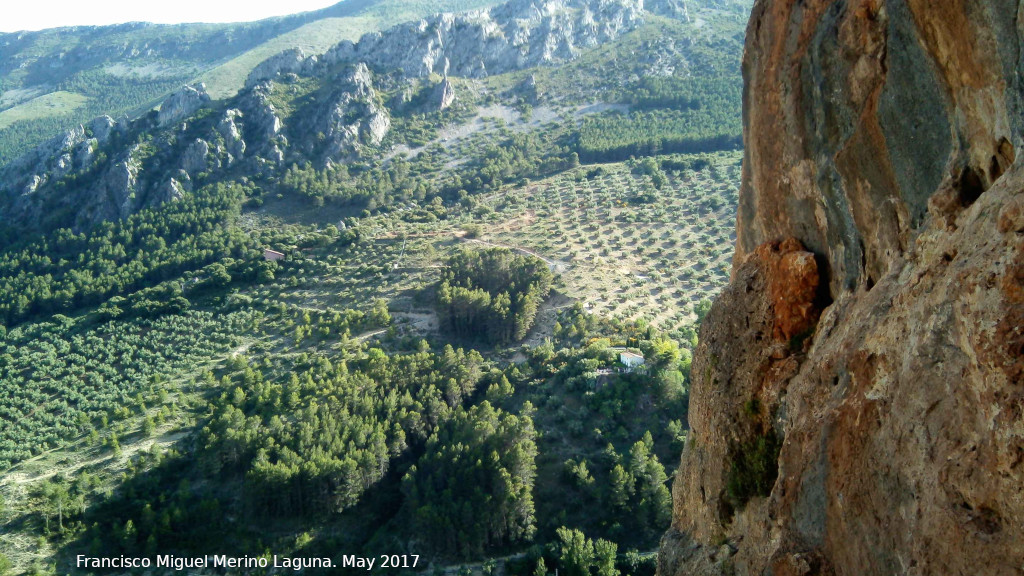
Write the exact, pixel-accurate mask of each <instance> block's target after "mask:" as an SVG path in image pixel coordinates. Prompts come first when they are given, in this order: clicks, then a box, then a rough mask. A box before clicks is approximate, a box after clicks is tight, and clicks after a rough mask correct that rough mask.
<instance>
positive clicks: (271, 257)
mask: <svg viewBox="0 0 1024 576" xmlns="http://www.w3.org/2000/svg"><path fill="white" fill-rule="evenodd" d="M263 259H264V260H266V261H268V262H277V261H278V260H283V259H284V254H283V253H281V252H278V251H277V250H271V249H270V248H267V249H265V250H264V251H263Z"/></svg>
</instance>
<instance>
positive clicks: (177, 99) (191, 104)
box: [157, 82, 210, 126]
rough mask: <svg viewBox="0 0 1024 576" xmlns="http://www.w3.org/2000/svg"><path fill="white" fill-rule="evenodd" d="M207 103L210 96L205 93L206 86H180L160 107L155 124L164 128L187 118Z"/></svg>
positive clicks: (200, 84) (201, 84)
mask: <svg viewBox="0 0 1024 576" xmlns="http://www.w3.org/2000/svg"><path fill="white" fill-rule="evenodd" d="M209 101H210V95H209V94H207V93H206V85H205V84H203V83H202V82H200V83H199V84H196V85H195V86H182V87H181V88H179V89H178V90H177V91H176V92H174V93H173V94H171V95H170V96H168V97H167V99H166V100H164V102H163V104H161V105H160V113H159V115H157V123H158V124H159V125H160V126H166V125H168V124H171V123H173V122H177V121H178V120H181V119H184V118H187V117H189V116H191V115H192V114H194V113H195V112H196V110H199V109H200V108H202V107H203V106H205V105H206V104H207V103H208V102H209Z"/></svg>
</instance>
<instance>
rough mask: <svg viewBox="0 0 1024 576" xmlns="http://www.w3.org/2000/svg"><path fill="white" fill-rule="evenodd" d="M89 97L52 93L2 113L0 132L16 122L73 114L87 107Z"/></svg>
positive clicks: (0, 113) (61, 92)
mask: <svg viewBox="0 0 1024 576" xmlns="http://www.w3.org/2000/svg"><path fill="white" fill-rule="evenodd" d="M88 101H89V98H88V97H87V96H83V95H81V94H75V93H74V92H64V91H58V92H50V93H49V94H43V95H42V96H38V97H36V98H33V99H31V100H29V101H27V102H22V103H21V104H18V105H17V106H14V107H11V108H8V109H7V110H4V111H3V112H0V130H3V129H4V128H7V127H8V126H10V125H12V124H14V123H15V122H19V121H25V120H36V119H38V118H47V117H50V116H60V115H65V114H70V113H73V112H74V111H76V110H78V109H80V108H82V107H84V106H85V104H86V102H88Z"/></svg>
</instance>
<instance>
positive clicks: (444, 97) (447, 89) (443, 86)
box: [431, 78, 455, 110]
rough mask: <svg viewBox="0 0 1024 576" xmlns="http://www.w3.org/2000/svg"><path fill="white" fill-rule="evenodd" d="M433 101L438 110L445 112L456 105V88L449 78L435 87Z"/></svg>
mask: <svg viewBox="0 0 1024 576" xmlns="http://www.w3.org/2000/svg"><path fill="white" fill-rule="evenodd" d="M431 100H432V101H433V103H434V105H435V106H436V108H435V109H436V110H444V109H446V108H448V107H450V106H451V105H452V104H454V103H455V86H453V85H452V83H451V81H449V80H448V79H447V78H445V79H444V80H442V81H441V82H440V83H439V84H438V85H437V86H435V87H434V93H433V95H432V96H431Z"/></svg>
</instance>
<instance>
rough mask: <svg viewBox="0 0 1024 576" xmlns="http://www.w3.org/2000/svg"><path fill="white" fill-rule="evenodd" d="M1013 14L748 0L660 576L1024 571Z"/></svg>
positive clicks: (998, 7)
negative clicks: (730, 207) (710, 302)
mask: <svg viewBox="0 0 1024 576" xmlns="http://www.w3.org/2000/svg"><path fill="white" fill-rule="evenodd" d="M1015 9H1016V8H1010V7H1007V6H1006V5H1004V4H1002V3H999V2H984V1H983V2H973V3H963V2H951V3H941V4H940V3H922V2H902V1H886V2H844V1H831V0H820V1H812V2H796V1H788V2H787V1H782V2H759V3H757V4H756V6H755V8H754V13H753V15H752V17H751V21H750V25H749V27H748V35H747V44H746V51H745V60H744V70H745V80H746V82H747V85H746V89H745V92H744V94H745V97H744V106H745V113H744V121H745V126H744V134H745V149H744V172H743V184H742V187H741V189H740V197H739V202H738V218H737V231H736V235H737V243H736V258H735V260H734V263H733V268H732V276H731V281H730V283H729V285H728V286H727V287H726V288H725V289H724V290H723V292H722V295H721V296H720V297H719V299H718V300H717V301H716V302H715V304H714V306H712V308H711V310H710V312H709V313H708V315H707V317H706V318H705V320H704V323H703V325H702V326H701V330H700V344H699V346H698V348H697V350H696V353H695V356H694V360H693V369H692V374H693V387H692V390H691V396H690V408H689V422H690V427H691V428H690V434H689V436H688V437H687V441H686V446H685V448H684V451H683V456H682V460H681V462H680V465H679V471H678V473H677V477H676V482H675V484H674V486H673V492H674V511H673V521H672V528H671V529H670V530H669V531H668V532H667V533H666V535H665V537H664V538H663V540H662V545H661V550H660V554H659V570H658V571H659V574H662V575H663V576H683V575H691V574H766V573H771V574H823V575H826V574H1014V573H1019V572H1020V570H1021V560H1022V558H1024V551H1022V548H1021V542H1022V541H1024V532H1022V530H1024V527H1022V525H1021V522H1020V519H1021V518H1022V517H1024V504H1022V499H1021V485H1022V484H1021V481H1022V480H1024V466H1022V462H1024V459H1022V454H1024V437H1022V429H1021V406H1024V404H1022V400H1024V396H1022V390H1021V383H1022V381H1024V380H1022V375H1024V372H1022V367H1024V363H1022V359H1024V354H1022V352H1024V348H1022V343H1024V335H1022V332H1021V326H1022V323H1021V320H1022V318H1024V291H1022V286H1024V273H1022V271H1024V242H1022V236H1021V234H1022V233H1024V219H1022V214H1024V212H1022V205H1024V196H1022V190H1024V180H1022V172H1021V159H1020V157H1018V156H1017V155H1016V152H1015V151H1016V149H1017V148H1019V147H1020V146H1021V145H1022V143H1024V142H1022V140H1021V134H1022V132H1021V129H1022V127H1024V126H1022V122H1024V121H1022V117H1021V115H1020V110H1021V103H1022V98H1024V89H1022V85H1021V81H1020V74H1021V70H1022V64H1021V60H1020V59H1019V56H1020V53H1021V52H1020V49H1021V28H1020V20H1019V16H1020V12H1019V11H1018V12H1017V14H1018V19H1017V21H1014V20H1013V18H1007V16H1008V14H1012V12H1013V11H1014V10H1015Z"/></svg>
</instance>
